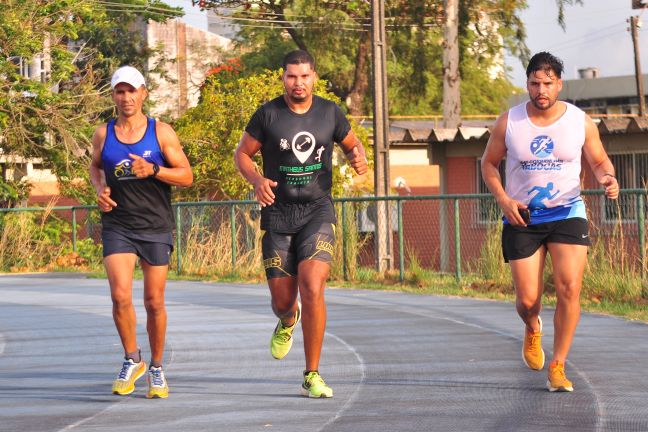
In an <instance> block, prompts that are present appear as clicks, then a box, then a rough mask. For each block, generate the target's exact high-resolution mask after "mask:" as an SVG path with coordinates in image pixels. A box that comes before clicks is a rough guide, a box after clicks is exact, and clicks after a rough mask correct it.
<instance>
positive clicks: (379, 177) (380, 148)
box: [371, 0, 393, 273]
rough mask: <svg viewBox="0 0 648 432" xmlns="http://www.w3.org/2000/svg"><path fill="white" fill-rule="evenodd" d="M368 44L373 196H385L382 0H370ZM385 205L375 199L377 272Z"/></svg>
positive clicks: (386, 228) (384, 262)
mask: <svg viewBox="0 0 648 432" xmlns="http://www.w3.org/2000/svg"><path fill="white" fill-rule="evenodd" d="M371 44H372V52H373V88H374V100H373V105H374V109H373V111H374V112H373V114H374V116H373V139H374V188H375V194H376V197H386V196H388V195H389V109H388V108H389V105H388V103H387V68H386V62H387V60H386V52H387V49H386V47H387V41H386V35H385V2H384V0H371ZM388 204H389V203H388V202H387V201H378V202H376V237H375V251H376V269H377V270H378V271H379V272H381V273H382V272H384V271H385V270H387V269H390V268H392V265H393V262H392V254H391V253H390V251H391V249H392V245H391V244H392V239H391V229H390V223H389V211H388V210H389V205H388Z"/></svg>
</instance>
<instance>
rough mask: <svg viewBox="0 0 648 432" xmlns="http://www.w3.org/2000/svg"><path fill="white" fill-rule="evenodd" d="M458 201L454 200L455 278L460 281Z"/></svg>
mask: <svg viewBox="0 0 648 432" xmlns="http://www.w3.org/2000/svg"><path fill="white" fill-rule="evenodd" d="M459 222H460V219H459V200H458V199H457V198H455V199H454V231H455V242H454V243H455V277H456V278H457V280H458V281H459V280H461V229H460V228H459Z"/></svg>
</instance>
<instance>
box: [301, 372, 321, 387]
mask: <svg viewBox="0 0 648 432" xmlns="http://www.w3.org/2000/svg"><path fill="white" fill-rule="evenodd" d="M306 383H307V384H308V386H309V387H313V386H315V385H326V383H325V382H324V379H323V378H322V377H321V376H320V374H318V373H312V374H308V375H307V376H306Z"/></svg>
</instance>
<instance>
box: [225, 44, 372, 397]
mask: <svg viewBox="0 0 648 432" xmlns="http://www.w3.org/2000/svg"><path fill="white" fill-rule="evenodd" d="M283 68H284V73H283V75H282V80H283V84H284V89H285V93H284V94H283V95H282V96H279V97H278V98H276V99H273V100H271V101H270V102H268V103H266V104H264V105H263V106H261V108H259V109H258V110H257V111H256V112H255V113H254V115H253V116H252V118H251V120H250V122H249V123H248V125H247V127H246V128H245V133H244V134H243V137H242V138H241V141H240V143H239V145H238V148H237V149H236V152H235V154H234V160H235V162H236V166H237V168H238V169H239V171H240V172H241V174H242V175H243V177H245V178H246V179H247V180H248V181H249V182H250V183H251V184H252V185H253V186H254V194H255V198H256V200H257V201H258V202H259V204H261V207H262V209H261V229H263V230H265V234H264V236H263V241H262V249H263V263H264V266H265V269H266V277H267V279H268V285H269V287H270V294H271V296H272V309H273V311H274V313H275V315H277V317H279V322H278V324H277V326H276V328H275V330H274V332H273V334H272V338H271V340H270V352H271V354H272V356H273V357H274V358H276V359H281V358H283V357H285V356H286V354H288V351H289V350H290V348H291V346H292V333H293V330H294V329H295V326H296V325H297V322H299V321H300V319H301V316H302V311H303V320H302V321H303V322H302V331H303V334H304V352H305V356H306V369H305V371H304V382H303V384H302V394H303V395H304V396H309V397H331V396H333V390H331V388H330V387H329V386H328V385H326V383H325V382H324V380H323V379H322V377H321V376H320V375H319V372H318V367H319V359H320V354H321V351H322V341H323V339H324V329H325V327H326V304H325V302H324V286H325V284H326V280H327V278H328V275H329V272H330V263H331V260H332V253H333V243H334V241H335V225H334V224H335V222H336V218H335V209H334V207H333V199H332V197H331V185H332V181H333V177H332V167H333V163H332V157H333V145H334V143H336V142H337V143H338V144H339V145H340V147H341V148H342V149H343V151H344V153H345V155H346V157H347V159H348V160H349V162H350V164H351V166H352V167H353V169H354V170H355V171H356V173H358V174H364V173H366V172H367V159H366V157H365V151H364V148H363V146H362V143H361V142H360V140H358V138H357V137H356V135H355V134H354V133H353V131H352V130H351V126H350V125H349V122H348V120H347V119H346V117H345V116H344V114H343V113H342V110H341V109H340V108H339V107H338V106H337V105H336V104H335V103H333V102H331V101H329V100H326V99H323V98H320V97H318V96H314V95H313V85H314V84H315V80H316V72H315V61H314V60H313V58H312V57H311V55H310V54H308V53H307V52H306V51H301V50H297V51H292V52H290V53H288V54H287V55H286V57H285V58H284V64H283ZM259 151H261V155H262V158H263V175H262V174H260V173H259V172H258V171H257V169H256V165H255V163H254V162H253V160H252V157H253V156H254V155H255V154H256V153H257V152H259ZM298 294H299V297H300V299H301V304H300V303H299V302H298V301H297V296H298Z"/></svg>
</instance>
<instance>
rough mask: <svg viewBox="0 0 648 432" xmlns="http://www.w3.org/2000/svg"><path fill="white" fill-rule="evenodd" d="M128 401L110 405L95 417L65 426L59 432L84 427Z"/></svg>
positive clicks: (124, 399)
mask: <svg viewBox="0 0 648 432" xmlns="http://www.w3.org/2000/svg"><path fill="white" fill-rule="evenodd" d="M115 397H118V396H115ZM128 399H129V398H123V399H122V400H120V401H117V402H115V403H114V404H112V405H110V406H108V407H106V408H104V409H102V410H101V411H99V412H97V413H96V414H95V415H93V416H90V417H86V418H83V419H81V420H79V421H77V422H75V423H72V424H70V425H67V426H65V427H64V428H63V429H59V430H58V432H64V431H69V430H72V429H75V428H77V427H79V426H81V425H83V424H85V423H87V422H89V421H90V420H93V419H95V418H97V417H99V416H100V415H102V414H104V413H106V412H108V411H109V410H111V409H113V408H115V407H116V406H118V405H119V404H121V403H123V402H124V401H126V400H128Z"/></svg>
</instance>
